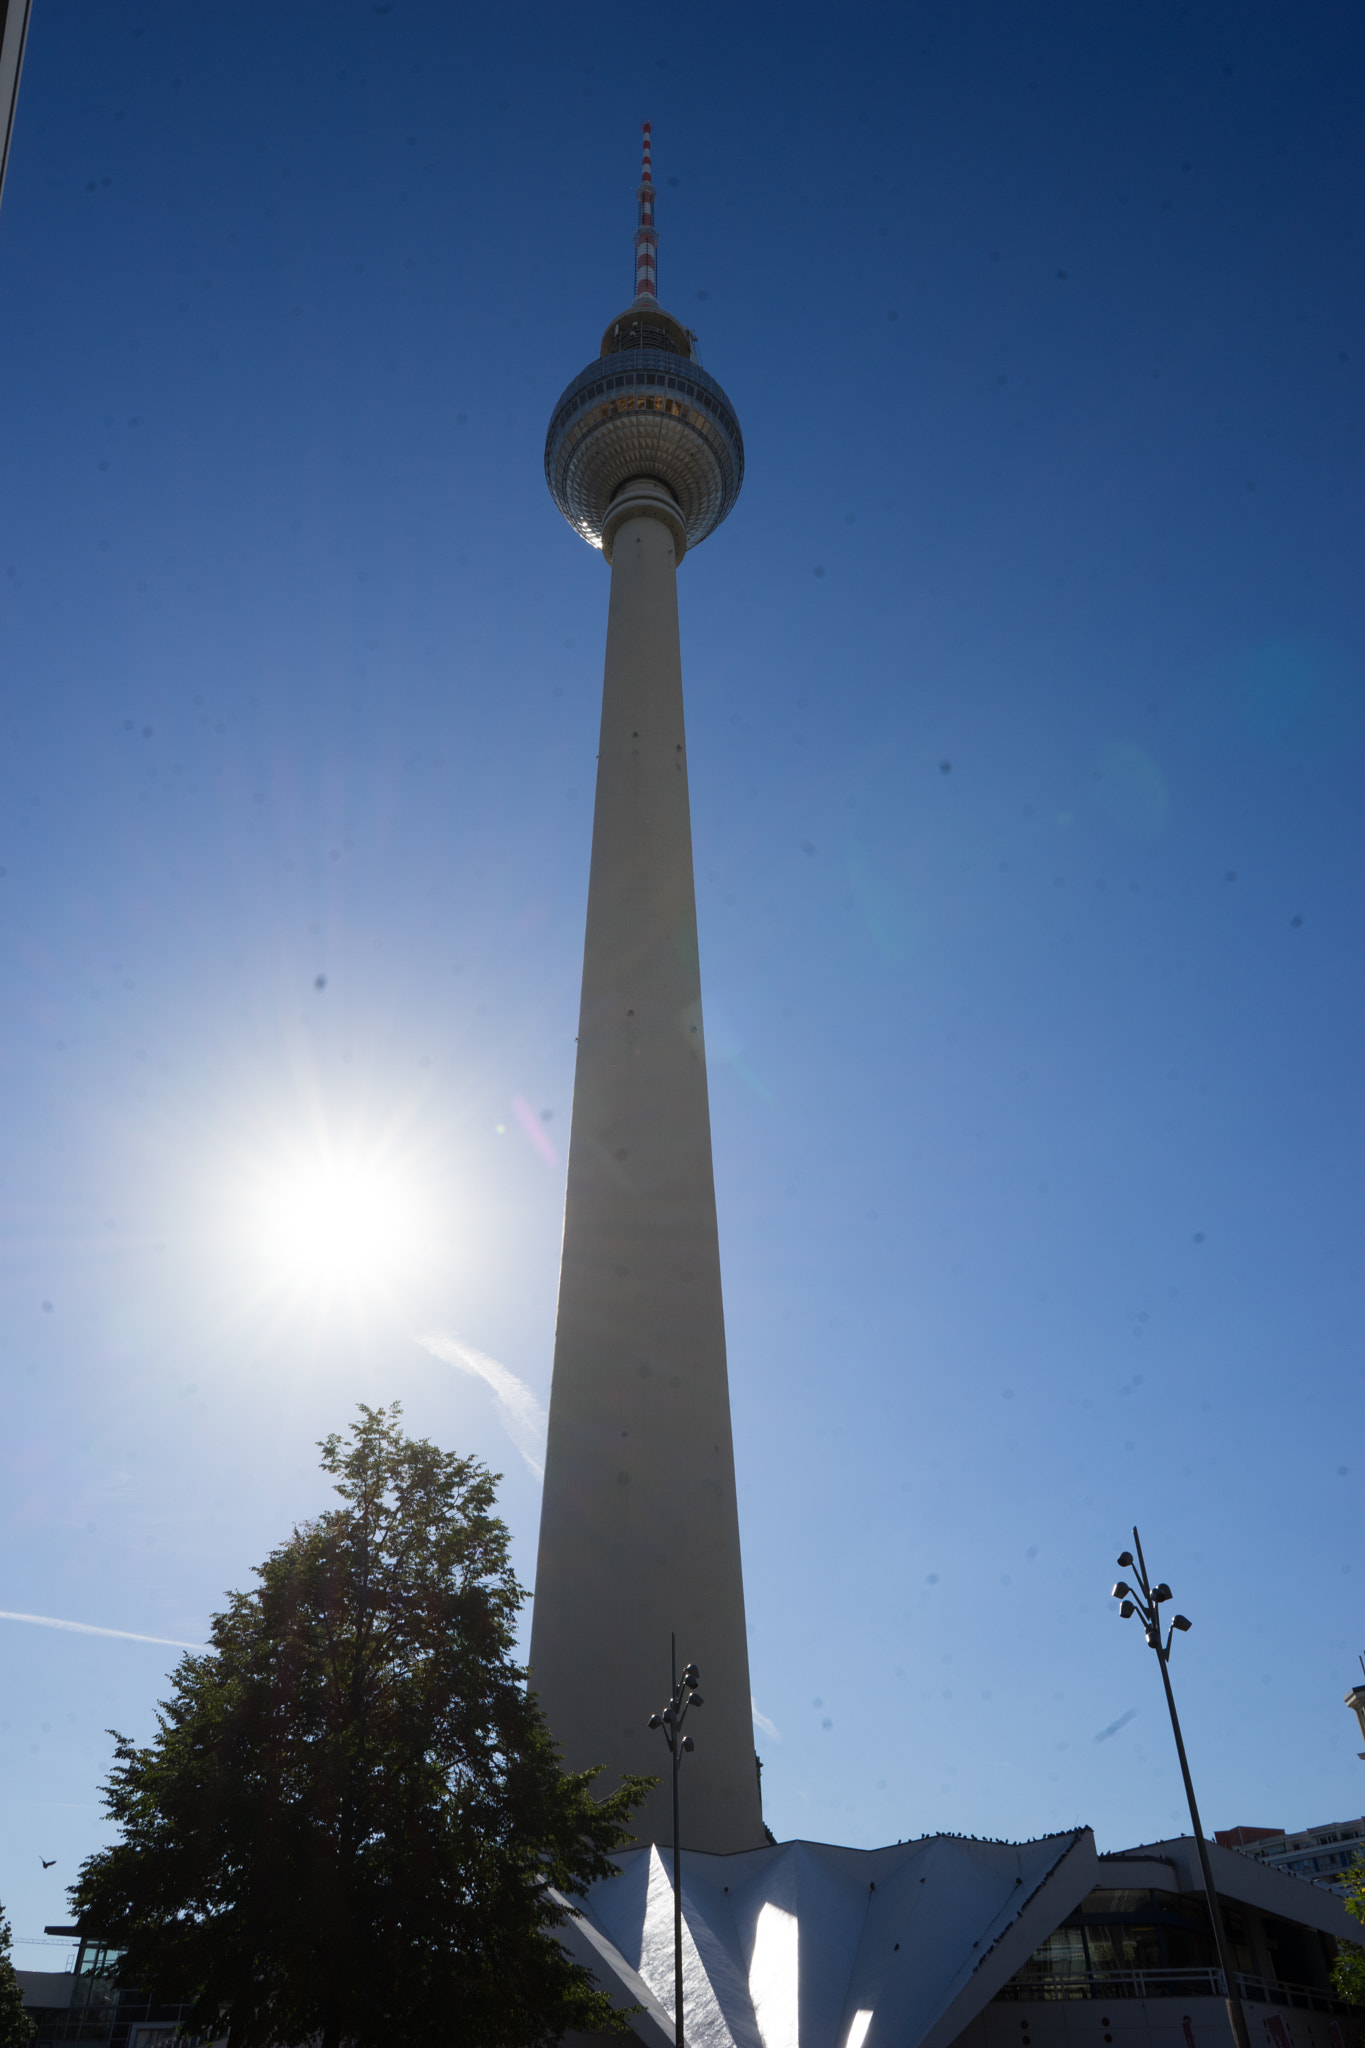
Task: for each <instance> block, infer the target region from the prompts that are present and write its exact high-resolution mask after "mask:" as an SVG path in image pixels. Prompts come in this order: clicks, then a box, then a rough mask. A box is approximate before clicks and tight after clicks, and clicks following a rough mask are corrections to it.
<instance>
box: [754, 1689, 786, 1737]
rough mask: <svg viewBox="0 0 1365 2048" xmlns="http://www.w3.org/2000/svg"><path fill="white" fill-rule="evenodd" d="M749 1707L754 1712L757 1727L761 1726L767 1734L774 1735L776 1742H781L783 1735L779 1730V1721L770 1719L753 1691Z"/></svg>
mask: <svg viewBox="0 0 1365 2048" xmlns="http://www.w3.org/2000/svg"><path fill="white" fill-rule="evenodd" d="M749 1707H750V1710H751V1711H752V1713H753V1717H754V1726H755V1728H761V1729H762V1731H763V1733H764V1734H765V1735H771V1736H772V1739H773V1741H774V1742H780V1741H781V1740H782V1736H781V1734H780V1732H779V1730H778V1727H777V1723H776V1722H775V1721H770V1720H769V1719H768V1717H767V1715H766V1714H765V1713H764V1711H763V1709H762V1707H760V1705H759V1704H758V1701H757V1700H756V1699H755V1698H754V1696H753V1694H752V1693H750V1694H749Z"/></svg>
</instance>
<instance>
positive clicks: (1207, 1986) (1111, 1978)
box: [995, 1968, 1357, 2013]
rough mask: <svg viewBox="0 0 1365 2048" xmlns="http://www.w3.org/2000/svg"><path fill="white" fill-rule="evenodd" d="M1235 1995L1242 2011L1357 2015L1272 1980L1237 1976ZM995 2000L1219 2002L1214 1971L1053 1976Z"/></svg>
mask: <svg viewBox="0 0 1365 2048" xmlns="http://www.w3.org/2000/svg"><path fill="white" fill-rule="evenodd" d="M1237 1984H1238V1989H1239V1990H1240V1991H1241V1994H1242V1997H1243V1999H1244V2000H1245V2001H1246V2003H1247V2004H1248V2005H1287V2006H1294V2007H1296V2008H1297V2009H1298V2010H1299V2011H1300V2012H1331V2013H1352V2012H1355V2011H1356V2010H1357V2008H1356V2007H1355V2006H1353V2005H1350V2004H1348V2003H1347V2002H1346V2000H1345V1999H1341V1998H1337V1997H1336V1996H1335V1995H1334V1994H1333V1993H1332V1992H1330V1991H1319V1990H1316V1989H1315V1988H1314V1987H1313V1986H1312V1985H1310V1984H1282V1983H1281V1982H1280V1981H1279V1979H1278V1978H1275V1977H1253V1976H1251V1975H1250V1974H1249V1973H1248V1972H1247V1971H1244V1970H1239V1971H1238V1972H1237ZM995 1996H996V1999H997V2000H998V2001H999V2002H1000V2003H1001V2004H1005V2005H1009V2004H1020V2003H1023V2004H1030V2005H1031V2004H1033V2003H1035V2002H1036V2001H1038V2000H1040V1999H1058V1998H1100V1999H1120V1998H1225V1997H1226V1996H1227V1989H1226V1986H1225V1984H1224V1981H1223V1973H1222V1971H1221V1970H1217V1969H1204V1968H1192V1969H1185V1970H1102V1971H1101V1970H1054V1971H1051V1972H1049V1973H1048V1974H1047V1975H1042V1974H1040V1975H1038V1976H1036V1977H1024V1976H1022V1975H1020V1976H1019V1977H1016V1978H1013V1979H1012V1980H1011V1981H1010V1982H1009V1983H1008V1984H1006V1985H1005V1986H1004V1988H1003V1990H1000V1991H997V1992H996V1994H995Z"/></svg>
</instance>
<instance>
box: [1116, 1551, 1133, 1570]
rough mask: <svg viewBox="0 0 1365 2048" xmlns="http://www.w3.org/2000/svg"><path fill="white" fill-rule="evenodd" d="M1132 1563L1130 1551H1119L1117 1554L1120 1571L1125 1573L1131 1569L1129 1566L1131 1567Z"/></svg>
mask: <svg viewBox="0 0 1365 2048" xmlns="http://www.w3.org/2000/svg"><path fill="white" fill-rule="evenodd" d="M1132 1562H1133V1553H1132V1551H1131V1550H1121V1551H1120V1552H1119V1569H1120V1570H1121V1571H1125V1572H1126V1571H1127V1570H1129V1568H1130V1567H1131V1565H1132Z"/></svg>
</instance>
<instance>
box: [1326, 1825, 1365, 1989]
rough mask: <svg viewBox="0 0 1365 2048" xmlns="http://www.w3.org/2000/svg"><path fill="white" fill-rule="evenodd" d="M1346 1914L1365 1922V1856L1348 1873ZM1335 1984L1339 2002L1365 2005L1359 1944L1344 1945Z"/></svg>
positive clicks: (1364, 1955)
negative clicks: (1341, 2000) (1342, 1999)
mask: <svg viewBox="0 0 1365 2048" xmlns="http://www.w3.org/2000/svg"><path fill="white" fill-rule="evenodd" d="M1346 1910H1347V1912H1348V1913H1353V1914H1354V1915H1355V1917H1356V1919H1357V1920H1365V1856H1357V1858H1356V1860H1355V1862H1354V1863H1353V1864H1352V1865H1351V1867H1350V1869H1349V1870H1348V1871H1347V1873H1346ZM1332 1983H1333V1985H1334V1986H1335V1989H1336V1994H1337V1997H1338V1998H1349V1999H1350V2001H1351V2003H1352V2005H1365V1947H1362V1945H1361V1944H1360V1943H1359V1942H1357V1941H1343V1942H1342V1944H1341V1947H1340V1949H1339V1951H1338V1954H1337V1959H1336V1962H1335V1964H1334V1965H1333V1968H1332Z"/></svg>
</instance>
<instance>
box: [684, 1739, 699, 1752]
mask: <svg viewBox="0 0 1365 2048" xmlns="http://www.w3.org/2000/svg"><path fill="white" fill-rule="evenodd" d="M696 1746H697V1745H696V1743H695V1742H694V1741H693V1740H692V1737H691V1736H690V1735H684V1737H683V1748H684V1749H685V1750H686V1751H687V1753H688V1755H689V1756H691V1754H692V1752H693V1750H694V1749H695V1748H696Z"/></svg>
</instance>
